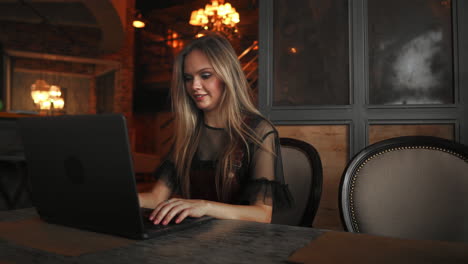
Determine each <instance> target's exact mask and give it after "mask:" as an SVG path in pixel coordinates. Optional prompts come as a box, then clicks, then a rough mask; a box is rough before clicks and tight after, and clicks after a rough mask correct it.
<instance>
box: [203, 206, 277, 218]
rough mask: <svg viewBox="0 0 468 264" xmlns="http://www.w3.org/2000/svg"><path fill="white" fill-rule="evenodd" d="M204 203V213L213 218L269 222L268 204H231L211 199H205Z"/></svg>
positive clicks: (270, 209) (269, 209) (270, 211)
mask: <svg viewBox="0 0 468 264" xmlns="http://www.w3.org/2000/svg"><path fill="white" fill-rule="evenodd" d="M206 203H207V204H206V206H207V211H206V215H208V216H211V217H214V218H218V219H236V220H245V221H255V222H262V223H270V222H271V216H272V207H271V206H269V205H264V204H257V205H233V204H225V203H219V202H213V201H206Z"/></svg>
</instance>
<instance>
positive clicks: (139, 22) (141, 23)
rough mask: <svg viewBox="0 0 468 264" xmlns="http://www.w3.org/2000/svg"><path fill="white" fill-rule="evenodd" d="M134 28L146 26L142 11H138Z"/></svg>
mask: <svg viewBox="0 0 468 264" xmlns="http://www.w3.org/2000/svg"><path fill="white" fill-rule="evenodd" d="M132 25H133V27H134V28H144V27H145V26H146V23H145V21H143V16H142V15H141V12H140V11H137V12H136V15H135V18H134V19H133V23H132Z"/></svg>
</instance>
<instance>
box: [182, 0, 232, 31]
mask: <svg viewBox="0 0 468 264" xmlns="http://www.w3.org/2000/svg"><path fill="white" fill-rule="evenodd" d="M239 22H240V17H239V13H237V12H236V9H235V8H234V7H232V5H231V4H230V3H224V1H223V0H221V1H217V0H212V1H211V4H206V5H205V9H203V8H200V9H198V10H193V11H192V14H191V16H190V22H189V23H190V25H193V26H200V27H202V29H203V30H210V31H218V32H221V33H223V34H224V35H225V36H227V37H232V36H234V35H235V34H236V33H237V32H238V29H237V26H236V24H237V23H239Z"/></svg>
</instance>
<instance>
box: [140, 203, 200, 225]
mask: <svg viewBox="0 0 468 264" xmlns="http://www.w3.org/2000/svg"><path fill="white" fill-rule="evenodd" d="M208 205H209V203H208V202H207V201H205V200H191V199H178V198H172V199H169V200H167V201H164V202H162V203H160V204H158V206H156V208H155V209H154V210H153V212H152V213H151V214H150V216H149V220H150V221H152V222H153V223H154V224H155V225H158V224H162V225H167V224H169V222H171V220H172V219H174V218H175V223H176V224H178V223H180V222H182V221H183V220H184V219H185V218H187V217H189V216H190V217H202V216H204V215H206V212H207V210H208Z"/></svg>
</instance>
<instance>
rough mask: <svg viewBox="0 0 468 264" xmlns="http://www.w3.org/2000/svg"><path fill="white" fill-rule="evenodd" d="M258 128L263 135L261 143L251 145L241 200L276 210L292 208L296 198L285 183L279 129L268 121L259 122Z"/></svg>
mask: <svg viewBox="0 0 468 264" xmlns="http://www.w3.org/2000/svg"><path fill="white" fill-rule="evenodd" d="M256 131H257V133H258V134H259V135H263V136H262V137H261V140H262V145H261V147H259V146H254V147H252V148H251V149H252V153H251V155H252V156H251V161H250V167H249V171H248V179H247V181H246V184H245V186H244V188H243V192H242V196H241V199H242V201H243V202H244V203H247V204H267V205H272V206H273V209H274V210H277V209H281V208H290V207H291V206H292V204H293V200H292V195H291V193H290V192H289V188H288V186H287V185H285V184H284V178H283V165H282V161H281V151H280V144H279V137H278V132H277V131H276V130H275V129H274V127H272V126H271V124H270V123H269V122H267V121H265V120H263V121H262V122H260V124H259V125H258V126H257V128H256Z"/></svg>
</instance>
